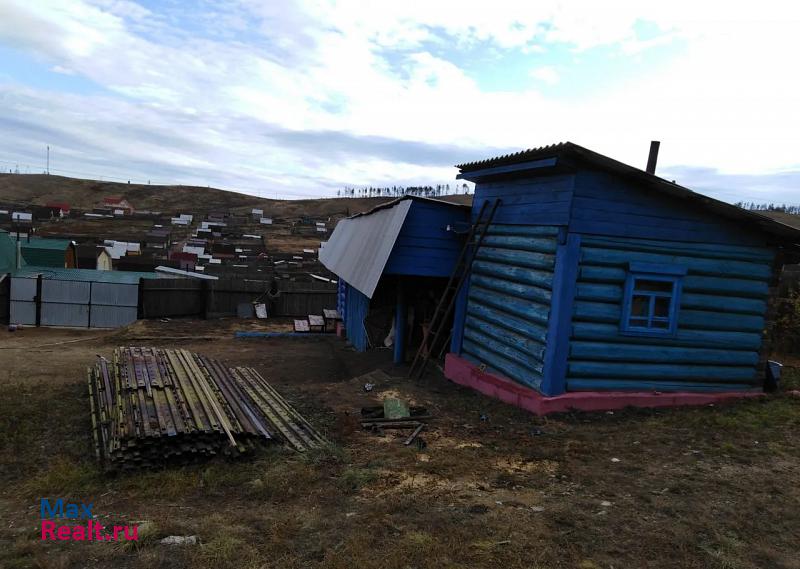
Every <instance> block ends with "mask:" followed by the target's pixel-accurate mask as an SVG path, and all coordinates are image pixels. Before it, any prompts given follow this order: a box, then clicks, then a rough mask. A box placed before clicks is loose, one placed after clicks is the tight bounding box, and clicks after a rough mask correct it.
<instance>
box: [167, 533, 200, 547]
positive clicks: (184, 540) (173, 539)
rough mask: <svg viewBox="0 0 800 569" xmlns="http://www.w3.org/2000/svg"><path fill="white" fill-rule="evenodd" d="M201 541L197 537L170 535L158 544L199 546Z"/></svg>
mask: <svg viewBox="0 0 800 569" xmlns="http://www.w3.org/2000/svg"><path fill="white" fill-rule="evenodd" d="M199 541H200V540H199V538H198V537H197V536H196V535H168V536H167V537H165V538H163V539H161V540H160V541H159V542H158V543H160V544H161V545H197V543H198V542H199Z"/></svg>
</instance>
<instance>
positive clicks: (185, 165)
mask: <svg viewBox="0 0 800 569" xmlns="http://www.w3.org/2000/svg"><path fill="white" fill-rule="evenodd" d="M201 7H202V9H201V10H195V9H184V8H182V7H181V6H180V4H171V3H164V5H163V7H159V8H158V9H153V10H155V13H154V12H152V11H151V10H149V9H147V8H144V7H142V6H140V5H139V4H137V3H135V2H130V1H125V0H94V1H92V2H90V1H88V0H84V1H81V0H74V1H70V2H56V1H41V2H39V1H37V2H30V1H25V2H23V1H21V0H20V1H15V0H11V1H6V2H3V3H2V4H0V43H2V44H5V45H8V46H11V47H13V48H15V49H18V50H22V51H26V52H28V53H31V54H33V55H35V56H36V57H37V58H39V59H41V60H42V61H43V63H44V64H45V65H46V66H47V67H48V68H50V69H53V70H54V71H56V72H58V73H61V74H71V75H72V76H74V77H82V78H85V79H86V80H88V81H91V82H93V83H95V84H97V85H99V86H102V88H103V89H105V90H106V91H105V93H104V94H102V95H98V94H95V95H80V94H68V93H59V92H57V91H56V92H54V91H53V90H50V91H45V90H42V89H33V88H30V87H28V86H26V85H24V84H20V83H18V82H15V81H14V80H13V79H8V78H4V79H0V88H1V90H0V96H3V97H5V99H4V103H9V105H11V106H6V108H8V109H16V111H18V112H17V115H16V116H18V117H21V118H20V120H22V121H24V122H25V124H26V125H27V126H25V128H24V129H23V128H22V126H20V129H21V130H20V131H19V132H20V133H22V132H25V133H27V136H29V137H31V136H33V135H31V133H32V132H34V131H36V129H44V130H42V131H41V133H40V135H37V136H40V137H41V139H31V140H26V141H23V143H20V141H17V140H13V141H10V140H9V139H8V137H7V136H6V137H4V139H5V140H3V141H0V156H2V155H3V154H8V153H11V152H20V151H21V150H20V149H27V150H26V151H27V152H30V153H31V155H34V153H35V147H36V146H37V145H41V144H44V143H45V142H47V140H45V138H46V137H54V136H60V137H62V138H63V139H64V140H70V149H71V150H70V151H71V152H72V155H71V156H72V158H71V161H72V164H74V166H73V168H74V169H78V168H79V167H80V166H79V165H80V164H81V162H82V161H83V162H85V163H88V164H90V165H92V167H94V168H101V167H102V168H118V169H123V170H124V169H126V168H128V169H130V170H132V171H135V172H137V173H139V172H140V173H141V175H142V176H143V177H153V178H157V177H158V175H157V174H158V173H163V175H164V176H169V177H172V179H171V180H170V181H172V180H179V181H187V182H188V180H190V179H191V180H193V181H195V182H198V183H203V184H205V183H211V184H220V185H224V186H229V187H238V188H242V189H247V190H253V191H257V190H259V188H261V187H262V186H263V182H262V181H268V183H269V184H274V185H277V186H278V187H280V188H282V189H284V190H285V191H287V192H288V191H296V192H298V193H301V192H303V191H310V192H312V193H320V192H327V191H330V188H335V187H337V185H344V184H359V183H363V184H370V183H378V182H386V181H389V180H392V179H396V180H398V181H400V180H402V181H403V182H408V183H411V182H431V181H432V182H434V183H438V182H442V181H448V179H452V176H453V174H454V170H453V169H452V168H451V167H450V165H449V164H448V163H444V162H443V163H442V164H441V165H440V166H432V165H431V164H430V163H429V161H427V160H424V159H423V158H424V157H423V156H420V157H419V159H418V160H416V161H415V160H412V159H411V158H410V157H409V152H412V151H413V152H423V151H425V149H426V148H427V149H431V148H433V146H431V145H439V146H440V147H443V148H444V147H446V148H453V147H456V148H457V147H461V148H463V149H464V150H463V151H464V159H465V160H468V159H473V158H480V157H481V154H480V153H481V152H484V151H485V152H486V153H487V156H486V157H488V155H489V154H490V153H491V152H492V151H493V150H492V149H499V148H511V147H519V148H525V147H531V146H538V145H542V144H549V143H552V142H556V141H560V140H567V139H570V140H573V141H575V142H578V143H580V144H584V145H586V146H589V147H591V148H593V149H596V150H598V151H600V152H603V153H607V154H609V155H611V156H613V157H615V158H618V159H621V160H623V161H627V162H630V163H632V164H634V165H642V164H643V163H644V161H645V158H646V153H647V143H648V141H649V140H650V139H651V138H657V139H660V140H662V142H663V146H662V148H663V150H662V155H661V159H660V166H661V167H663V168H665V169H668V168H670V167H678V166H706V167H709V168H713V169H717V170H718V171H719V173H720V175H722V174H726V173H727V174H741V173H749V174H765V173H771V172H781V171H785V170H787V169H790V170H791V169H798V168H800V165H799V164H798V162H800V160H798V158H797V157H796V154H795V150H794V148H795V147H796V146H797V144H796V143H797V135H796V133H797V132H800V111H798V109H797V105H796V101H797V100H798V95H799V94H800V77H798V76H797V75H796V74H793V73H791V72H790V70H791V69H793V68H794V66H795V62H794V58H795V54H797V53H800V36H798V34H796V33H795V30H796V27H797V24H798V20H799V19H800V16H799V15H798V9H797V8H795V7H794V4H789V3H783V2H771V1H769V0H768V1H767V2H762V3H759V4H758V6H753V5H751V4H743V3H741V4H740V3H731V4H728V5H726V6H725V9H724V10H723V11H719V9H718V8H717V7H715V6H711V3H698V2H687V1H676V2H671V3H668V4H667V3H658V4H656V3H652V4H651V3H642V2H634V1H630V0H624V1H619V2H613V3H610V4H609V3H604V4H599V3H597V2H588V1H587V2H569V3H564V2H560V1H558V0H545V1H543V2H523V1H512V0H496V1H495V2H492V3H486V2H477V1H472V0H470V1H462V2H458V3H454V2H428V3H424V4H423V3H419V2H396V3H387V2H378V3H376V2H366V1H350V2H333V1H327V0H300V1H298V2H294V3H291V4H289V3H283V2H280V3H272V2H261V1H259V0H229V1H222V0H220V1H217V2H213V3H206V4H203V5H201ZM765 15H766V16H765ZM643 23H647V24H648V30H649V31H648V34H647V35H646V36H643V37H640V35H639V34H638V33H637V27H638V26H641V25H642V24H643ZM554 46H560V47H562V48H563V47H566V48H568V49H569V50H571V51H572V52H574V53H576V54H580V53H581V52H587V53H588V52H589V51H590V50H592V49H595V48H597V47H600V46H606V47H610V48H612V49H614V50H616V51H615V52H614V53H616V57H619V58H626V57H638V58H641V57H642V56H643V54H646V52H647V50H651V49H657V48H661V49H663V48H664V47H665V46H676V48H675V49H674V50H673V52H672V58H671V59H668V60H667V61H666V62H662V63H659V64H658V66H657V67H653V68H647V67H642V68H640V70H639V72H638V73H637V74H636V75H635V76H634V77H633V78H629V79H626V80H624V81H621V80H618V79H616V78H615V77H613V76H608V77H604V78H603V80H602V82H600V83H598V84H597V85H596V86H595V85H592V86H589V87H588V88H585V89H582V90H581V91H579V92H575V93H570V96H569V97H558V96H555V95H546V94H544V93H543V92H540V91H539V90H537V89H522V90H508V91H502V90H498V89H493V90H492V91H486V90H483V89H482V88H481V86H480V84H479V83H478V82H476V80H475V79H474V78H473V77H472V76H470V75H468V74H467V73H466V72H465V70H464V69H462V68H460V67H459V66H458V65H457V64H456V63H454V61H458V59H457V58H454V57H451V56H452V54H453V53H454V52H457V51H459V50H464V49H467V48H469V49H473V50H475V49H484V48H486V49H489V48H491V49H494V50H500V51H501V52H507V51H508V50H511V51H514V52H519V53H527V54H531V53H535V54H536V55H535V61H536V62H537V63H536V64H535V66H534V67H533V69H532V70H531V71H530V76H531V77H532V78H534V79H536V80H537V81H539V82H541V83H543V84H544V85H547V86H549V87H554V86H558V88H562V89H563V88H566V87H564V85H565V83H566V81H561V80H560V79H561V76H562V75H564V76H565V77H566V76H567V74H568V73H569V70H568V69H567V68H566V66H568V63H566V62H564V61H551V60H549V59H548V54H549V53H550V51H551V50H552V48H553V47H554ZM570 77H571V75H570ZM70 79H73V77H70ZM548 92H549V91H548ZM39 105H42V107H40V106H39ZM43 108H44V109H46V110H43ZM25 129H27V130H25ZM275 133H313V134H314V136H313V137H312V138H311V140H314V141H318V144H319V145H320V147H319V148H318V149H317V150H316V151H315V149H314V148H313V146H309V145H310V144H311V143H310V142H308V140H309V138H303V139H302V144H303V145H302V146H292V145H293V144H294V145H298V144H299V142H298V140H299V138H298V137H290V136H288V135H285V134H281V136H277V135H276V134H275ZM320 133H321V134H320ZM325 133H341V134H345V135H347V136H345V137H335V136H332V135H326V134H325ZM376 137H377V138H376ZM276 140H279V142H276ZM326 140H329V141H333V140H335V141H336V142H335V144H338V145H344V147H343V148H342V149H341V151H340V152H337V153H336V159H335V160H334V159H333V158H332V156H333V153H332V150H337V149H332V148H330V147H326V142H325V141H326ZM367 140H394V141H397V143H398V144H397V146H391V145H389V146H385V147H382V148H381V149H380V152H378V151H377V150H376V151H373V150H371V149H370V146H369V144H364V143H363V141H367ZM50 142H52V141H50ZM420 143H425V144H426V145H428V146H424V145H421V144H420ZM403 145H404V146H403ZM355 148H357V149H358V152H356V151H355V150H353V149H355ZM389 150H392V151H396V152H397V153H398V158H397V160H394V161H392V160H390V159H388V158H387V156H386V155H385V154H386V153H387V152H388V151H389ZM476 153H477V155H476ZM104 154H107V155H108V160H107V161H106V162H107V164H103V161H102V160H101V158H102V156H103V155H104ZM378 154H380V155H378ZM442 156H444V155H442ZM449 156H450V154H447V157H449ZM443 159H444V158H443ZM454 161H460V159H455V160H454ZM665 171H666V170H665ZM680 172H682V173H683V175H686V176H691V175H692V172H693V170H691V169H685V168H684V169H682V170H680ZM707 174H708V173H707V172H706V173H705V174H704V175H705V176H706V177H705V178H704V180H707ZM432 176H437V177H439V178H438V179H436V180H430V179H429V178H430V177H432ZM679 181H681V182H685V183H690V182H691V180H690V179H689V180H679ZM398 183H399V182H398Z"/></svg>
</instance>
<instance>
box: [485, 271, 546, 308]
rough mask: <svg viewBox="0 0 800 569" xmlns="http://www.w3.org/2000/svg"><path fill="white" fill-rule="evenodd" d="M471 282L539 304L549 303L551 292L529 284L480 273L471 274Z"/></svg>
mask: <svg viewBox="0 0 800 569" xmlns="http://www.w3.org/2000/svg"><path fill="white" fill-rule="evenodd" d="M471 282H472V283H473V284H475V285H476V286H479V287H481V288H485V289H488V290H493V291H497V292H499V293H502V294H507V295H510V296H516V297H519V298H521V299H523V300H532V301H534V302H538V303H540V304H550V300H551V297H552V292H550V291H549V290H547V289H544V288H539V287H537V286H531V285H529V284H521V283H515V282H512V281H507V280H504V279H498V278H495V277H490V276H486V275H482V274H474V275H472V280H471Z"/></svg>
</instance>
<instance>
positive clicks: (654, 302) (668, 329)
mask: <svg viewBox="0 0 800 569" xmlns="http://www.w3.org/2000/svg"><path fill="white" fill-rule="evenodd" d="M685 274H686V268H685V267H680V266H675V265H655V264H650V263H631V264H630V270H629V272H628V278H627V280H626V281H625V298H624V302H623V305H622V308H623V310H622V322H621V329H622V332H623V333H626V334H630V335H643V336H669V335H672V334H674V333H675V331H676V330H677V326H678V309H679V308H680V300H681V299H680V296H681V281H682V279H683V276H684V275H685Z"/></svg>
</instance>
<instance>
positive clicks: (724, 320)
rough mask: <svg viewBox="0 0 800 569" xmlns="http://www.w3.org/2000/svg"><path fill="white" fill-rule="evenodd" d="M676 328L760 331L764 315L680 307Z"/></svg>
mask: <svg viewBox="0 0 800 569" xmlns="http://www.w3.org/2000/svg"><path fill="white" fill-rule="evenodd" d="M678 328H690V329H694V330H730V331H731V332H761V331H763V330H764V317H763V316H753V315H750V314H726V313H722V312H709V311H705V310H684V309H681V311H680V312H679V313H678Z"/></svg>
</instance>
